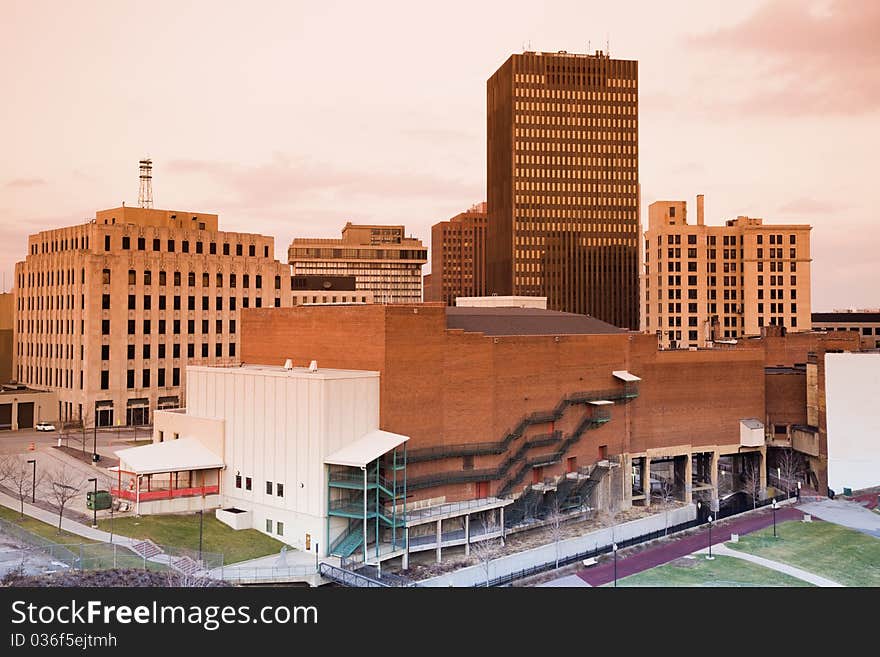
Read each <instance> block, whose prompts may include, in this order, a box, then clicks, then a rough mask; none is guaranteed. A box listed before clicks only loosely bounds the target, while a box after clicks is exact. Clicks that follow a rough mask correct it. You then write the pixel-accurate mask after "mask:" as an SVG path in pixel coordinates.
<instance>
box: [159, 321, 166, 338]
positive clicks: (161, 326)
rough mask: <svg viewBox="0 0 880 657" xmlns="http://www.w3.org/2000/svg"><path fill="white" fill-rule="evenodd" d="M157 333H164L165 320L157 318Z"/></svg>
mask: <svg viewBox="0 0 880 657" xmlns="http://www.w3.org/2000/svg"><path fill="white" fill-rule="evenodd" d="M159 335H165V320H164V319H160V320H159Z"/></svg>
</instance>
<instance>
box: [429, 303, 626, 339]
mask: <svg viewBox="0 0 880 657" xmlns="http://www.w3.org/2000/svg"><path fill="white" fill-rule="evenodd" d="M446 328H450V329H464V330H465V331H468V332H469V333H483V334H485V335H590V334H596V333H626V332H627V331H626V329H622V328H618V327H616V326H613V325H611V324H608V323H606V322H603V321H601V320H599V319H596V318H595V317H591V316H590V315H577V314H575V313H563V312H558V311H556V310H544V309H541V308H509V307H507V308H480V307H466V306H465V307H462V306H455V307H448V308H446Z"/></svg>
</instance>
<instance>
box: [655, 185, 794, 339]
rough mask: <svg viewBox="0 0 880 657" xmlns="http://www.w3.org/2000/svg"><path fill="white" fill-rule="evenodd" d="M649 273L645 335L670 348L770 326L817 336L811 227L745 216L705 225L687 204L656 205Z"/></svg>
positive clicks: (700, 201)
mask: <svg viewBox="0 0 880 657" xmlns="http://www.w3.org/2000/svg"><path fill="white" fill-rule="evenodd" d="M648 217H649V219H648V230H647V231H646V232H645V253H644V258H645V262H644V268H643V272H642V275H641V286H640V290H641V304H642V324H641V328H642V331H643V332H645V333H652V334H654V335H655V336H657V340H658V344H659V345H660V346H661V347H662V348H667V349H668V348H688V347H705V346H709V345H710V344H711V343H712V342H715V341H718V340H731V339H737V338H742V337H744V336H750V335H752V336H753V335H759V334H760V333H761V328H762V327H764V326H770V325H778V326H784V327H785V328H786V329H787V330H788V331H789V332H797V331H809V330H810V326H811V319H810V262H811V258H810V230H811V227H810V226H807V225H803V224H797V225H768V224H764V223H763V221H762V220H761V219H755V218H751V217H737V218H736V219H732V220H728V221H727V222H726V223H725V225H724V226H707V225H705V222H704V216H703V196H702V195H699V196H697V223H696V224H689V223H688V221H687V204H686V203H685V202H684V201H657V202H655V203H652V204H651V205H650V207H649V208H648Z"/></svg>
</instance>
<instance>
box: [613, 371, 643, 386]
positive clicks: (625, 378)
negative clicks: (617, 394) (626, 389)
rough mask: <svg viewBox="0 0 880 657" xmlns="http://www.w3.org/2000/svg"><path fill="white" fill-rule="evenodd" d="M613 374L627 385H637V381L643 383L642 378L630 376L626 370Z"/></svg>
mask: <svg viewBox="0 0 880 657" xmlns="http://www.w3.org/2000/svg"><path fill="white" fill-rule="evenodd" d="M612 374H613V375H614V376H616V377H617V378H618V379H620V380H621V381H625V382H627V383H635V382H636V381H641V378H639V377H637V376H636V375H635V374H630V373H629V372H627V371H626V370H615V371H613V372H612Z"/></svg>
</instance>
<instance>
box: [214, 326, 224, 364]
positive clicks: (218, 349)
mask: <svg viewBox="0 0 880 657" xmlns="http://www.w3.org/2000/svg"><path fill="white" fill-rule="evenodd" d="M217 321H220V320H217ZM214 355H215V356H216V357H217V358H222V357H223V343H222V342H218V343H216V344H215V345H214Z"/></svg>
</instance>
